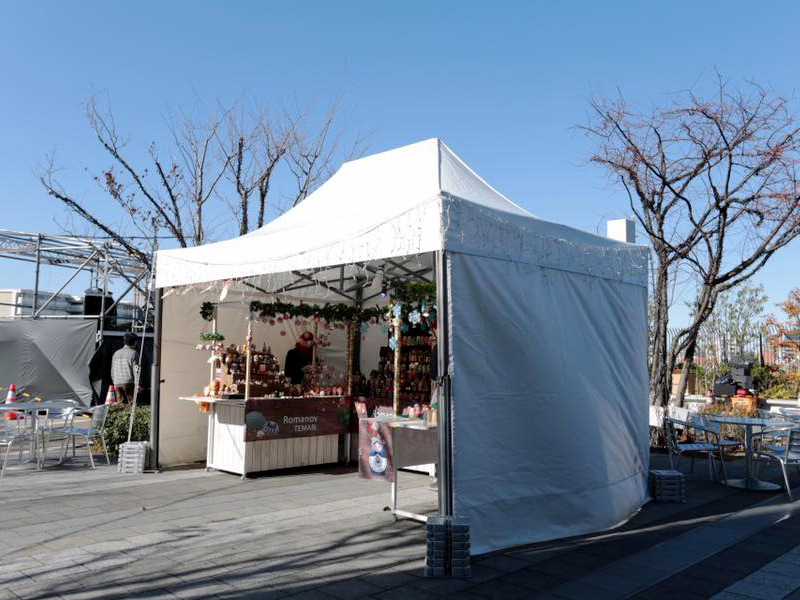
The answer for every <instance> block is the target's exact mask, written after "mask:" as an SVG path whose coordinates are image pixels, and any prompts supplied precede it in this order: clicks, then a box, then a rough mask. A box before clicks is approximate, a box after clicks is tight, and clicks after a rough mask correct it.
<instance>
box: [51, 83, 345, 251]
mask: <svg viewBox="0 0 800 600" xmlns="http://www.w3.org/2000/svg"><path fill="white" fill-rule="evenodd" d="M338 106H339V103H338V101H337V102H334V103H333V104H332V106H331V107H330V109H329V110H328V111H326V113H325V117H324V119H323V121H322V124H321V125H320V127H319V129H314V128H313V127H312V126H311V125H310V118H309V114H310V113H311V111H305V112H303V113H300V112H299V111H297V113H296V114H295V115H292V114H291V113H290V112H289V111H284V112H283V113H281V115H280V117H279V118H278V119H271V118H270V117H269V115H268V114H267V112H266V111H264V110H258V111H251V112H247V111H245V110H240V109H239V108H238V107H237V106H236V105H232V106H228V107H226V106H221V105H220V106H218V107H217V108H216V109H215V110H213V111H203V112H206V114H203V115H202V116H195V115H190V114H188V113H186V112H184V111H183V110H170V111H169V112H168V115H167V117H166V122H167V126H168V129H169V132H170V137H171V140H170V143H169V144H168V145H167V146H166V149H165V150H162V149H161V148H159V146H158V145H157V144H156V143H155V142H152V143H151V144H150V145H149V146H148V147H147V156H148V160H147V164H145V165H141V164H134V162H135V160H134V158H132V157H133V156H135V153H134V152H133V151H129V148H128V144H129V141H130V140H129V139H128V138H126V137H123V136H121V135H120V133H119V132H118V129H117V125H116V121H115V119H114V115H113V112H112V111H111V110H110V108H109V107H108V106H104V107H102V108H101V107H100V106H99V105H98V102H97V98H96V97H95V96H92V97H91V98H90V100H89V101H88V102H87V104H86V116H87V119H88V122H89V125H90V127H91V128H92V131H93V132H94V134H95V136H96V138H97V140H98V142H99V143H100V145H101V146H102V147H103V149H104V150H105V151H106V153H107V154H108V156H109V157H110V159H111V166H109V167H108V168H106V169H103V170H102V171H100V172H99V173H98V174H96V175H94V176H93V177H94V180H95V181H96V182H97V184H98V186H99V187H100V189H102V190H103V192H104V193H105V194H107V195H108V196H109V197H110V198H111V199H112V200H113V201H114V203H115V204H117V205H118V206H119V207H120V208H121V209H122V214H123V215H124V216H125V219H124V225H123V226H122V227H120V226H119V225H118V224H116V223H115V222H113V220H104V217H102V216H100V212H99V211H97V210H96V208H95V206H94V205H93V200H94V199H89V200H79V199H77V198H76V197H75V196H74V195H72V194H70V193H69V192H68V191H67V190H65V189H64V188H63V186H62V185H61V184H60V183H59V180H58V177H57V173H58V169H57V167H56V165H55V162H54V158H53V157H52V156H48V157H47V162H46V165H45V167H44V168H43V169H42V170H41V172H40V173H39V179H40V181H41V183H42V185H43V186H44V188H45V190H46V191H47V193H48V194H50V195H51V196H53V197H54V198H56V199H57V200H59V201H60V202H61V203H62V204H64V205H65V206H66V207H67V208H68V209H69V211H70V212H71V213H72V214H74V215H75V216H76V217H78V219H79V220H80V221H82V222H84V223H86V224H87V225H88V226H89V227H90V228H91V229H93V230H97V231H101V232H103V233H104V234H106V235H108V236H110V237H111V238H112V239H114V240H115V241H117V242H119V243H120V244H121V245H122V246H123V247H125V248H126V249H127V250H128V252H129V253H130V254H131V256H134V257H135V258H136V259H137V260H139V261H140V262H142V264H145V265H149V262H150V254H149V252H148V249H147V248H146V244H144V243H142V244H140V243H139V242H138V241H137V238H141V239H148V240H152V238H153V236H154V235H157V234H158V233H159V232H165V233H166V234H167V235H168V236H169V237H172V238H174V239H175V240H176V242H177V243H178V245H179V246H180V247H187V246H191V245H199V244H202V243H204V242H206V241H208V232H209V229H210V228H212V229H215V230H218V231H230V233H234V232H236V233H238V234H240V235H242V234H245V233H247V232H248V231H250V229H251V223H252V222H253V221H255V225H256V227H261V226H262V225H263V224H264V222H265V219H266V216H267V210H268V209H269V208H270V204H269V198H270V192H271V181H272V178H273V176H274V175H275V174H276V172H277V171H278V170H279V169H284V170H285V173H286V175H287V176H288V177H290V178H294V179H295V180H296V181H297V182H298V191H297V194H296V196H295V198H294V199H293V202H292V204H297V202H299V201H301V200H302V199H303V198H305V196H306V195H308V193H310V192H311V191H313V190H314V189H315V187H316V186H318V185H320V184H321V183H322V182H324V181H325V180H326V179H327V177H329V176H330V174H331V173H332V172H333V170H334V168H335V167H336V166H337V165H338V161H339V159H340V155H341V152H340V142H341V140H342V137H343V133H342V132H341V131H340V130H338V129H337V124H338V121H337V109H338ZM356 139H357V141H356V142H354V144H353V148H357V147H359V144H360V142H359V141H358V138H356ZM352 154H353V151H351V155H352ZM139 162H141V160H140V161H139ZM254 195H257V196H256V202H255V207H254V206H253V203H252V202H251V200H252V198H253V197H254ZM234 198H235V201H232V200H233V199H234ZM220 203H221V204H222V205H224V206H225V207H226V208H225V209H223V210H222V211H220V206H219V204H220ZM210 204H214V205H215V206H214V207H213V210H209V206H210ZM281 205H282V202H281V201H280V200H278V201H276V202H274V204H273V206H272V208H274V209H275V212H281ZM228 209H229V210H228ZM253 212H255V215H253V214H252V213H253ZM220 213H222V214H223V215H224V214H225V213H227V214H229V215H231V217H232V219H229V222H232V223H231V224H233V225H235V228H233V227H230V226H228V227H226V226H221V227H220V226H216V227H215V226H214V225H215V223H214V219H217V220H219V219H220ZM106 219H108V217H106ZM134 232H136V233H138V234H139V235H134Z"/></svg>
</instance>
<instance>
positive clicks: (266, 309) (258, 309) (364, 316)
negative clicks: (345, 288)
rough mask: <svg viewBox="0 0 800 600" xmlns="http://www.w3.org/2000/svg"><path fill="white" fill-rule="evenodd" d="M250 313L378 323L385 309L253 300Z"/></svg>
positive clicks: (337, 321) (340, 321)
mask: <svg viewBox="0 0 800 600" xmlns="http://www.w3.org/2000/svg"><path fill="white" fill-rule="evenodd" d="M250 312H252V313H255V314H257V315H258V317H259V318H260V319H270V318H278V317H281V318H283V319H290V318H295V317H302V318H304V319H319V320H320V321H326V322H327V323H367V322H373V323H376V322H377V321H378V319H379V318H381V316H382V314H383V309H380V308H362V309H358V308H355V307H354V306H350V305H349V304H326V305H325V306H314V305H313V304H289V303H286V302H260V301H258V300H253V301H252V302H251V303H250Z"/></svg>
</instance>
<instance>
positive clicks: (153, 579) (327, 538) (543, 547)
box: [0, 454, 800, 600]
mask: <svg viewBox="0 0 800 600" xmlns="http://www.w3.org/2000/svg"><path fill="white" fill-rule="evenodd" d="M739 462H741V461H739ZM664 464H665V457H664V456H663V455H658V454H656V455H653V466H654V467H663V466H664ZM728 465H729V468H730V471H731V472H732V473H731V474H732V475H733V476H735V475H736V470H737V468H740V467H739V465H737V464H735V463H728ZM683 466H685V467H687V468H688V461H687V462H686V464H685V465H683ZM696 467H697V468H696V471H695V473H694V474H693V475H690V476H689V477H688V481H687V496H688V499H687V502H686V503H685V504H657V503H650V504H648V505H646V506H645V507H644V508H643V509H642V510H641V511H640V512H639V513H638V514H637V515H636V516H635V517H634V518H633V519H631V520H630V521H629V522H628V523H626V524H624V525H623V526H621V527H619V528H616V529H614V530H612V531H607V532H602V533H598V534H593V535H589V536H582V537H579V538H573V539H569V540H561V541H558V542H549V543H543V544H536V545H532V546H528V547H524V548H516V549H512V550H509V551H506V552H502V553H497V554H493V555H489V556H483V557H475V558H474V559H473V571H472V573H473V576H472V577H471V578H470V579H467V580H431V579H425V578H423V577H422V570H423V569H422V568H423V564H424V558H423V557H424V543H425V541H424V529H423V528H422V526H421V525H419V524H418V523H414V522H410V521H397V522H395V521H394V520H393V518H392V517H391V515H389V513H387V512H385V511H384V510H383V508H384V506H386V505H387V504H388V502H389V488H388V486H387V485H386V484H383V483H380V482H373V481H366V480H362V479H359V478H358V476H357V475H356V474H355V473H354V471H353V469H351V468H348V467H331V468H324V469H305V470H296V471H290V472H281V473H278V474H271V475H269V476H264V477H258V478H253V479H248V480H241V479H240V478H239V477H237V476H234V475H229V474H225V473H217V472H210V473H207V472H205V471H204V470H202V469H194V470H183V471H168V472H164V473H159V474H144V475H119V474H117V473H116V471H115V468H114V467H107V466H105V465H103V466H101V467H99V468H98V469H97V470H96V471H90V470H88V469H87V468H86V467H85V459H81V458H80V457H78V459H75V460H73V461H72V462H71V463H70V464H69V466H68V467H66V468H59V469H53V468H50V469H45V470H43V471H39V472H37V471H32V470H19V469H17V468H14V469H12V470H10V471H9V472H7V473H6V477H5V478H4V479H3V480H2V481H1V482H0V519H1V520H2V523H3V525H2V527H1V528H0V548H2V549H3V550H2V569H0V599H2V598H14V599H16V598H76V599H77V598H138V597H163V598H174V597H177V598H191V597H213V598H297V599H300V598H322V599H331V598H375V599H378V598H387V599H391V598H398V599H400V598H402V599H406V598H421V599H426V598H437V597H453V598H465V599H470V598H532V597H541V598H561V599H562V600H563V599H570V598H573V599H574V598H598V599H604V598H637V599H644V598H687V599H694V598H710V597H713V598H719V599H738V600H742V599H747V598H751V599H752V598H761V599H770V598H774V599H775V600H778V599H782V598H800V591H799V590H800V575H798V573H800V510H798V508H800V503H798V506H797V507H796V506H795V505H793V504H788V503H787V502H786V496H785V494H769V493H766V494H765V493H758V492H746V491H743V490H733V489H730V488H725V487H723V486H721V485H718V484H713V483H711V482H709V481H708V480H707V469H706V465H705V463H704V461H702V460H698V461H697V465H696ZM761 475H762V477H763V478H767V479H771V480H774V481H778V478H779V474H778V471H777V470H774V469H771V468H762V472H761ZM400 501H401V505H402V506H403V507H404V508H408V509H411V510H415V511H419V512H432V511H434V510H435V506H436V495H435V492H433V491H431V490H430V489H429V487H428V478H427V477H425V476H419V475H414V474H408V473H403V474H401V494H400Z"/></svg>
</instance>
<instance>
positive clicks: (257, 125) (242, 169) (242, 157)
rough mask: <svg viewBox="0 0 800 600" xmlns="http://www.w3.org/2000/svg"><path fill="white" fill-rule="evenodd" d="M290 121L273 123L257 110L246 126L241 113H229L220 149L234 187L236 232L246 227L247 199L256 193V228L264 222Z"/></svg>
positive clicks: (291, 136)
mask: <svg viewBox="0 0 800 600" xmlns="http://www.w3.org/2000/svg"><path fill="white" fill-rule="evenodd" d="M295 135H296V134H295V131H294V127H293V122H292V121H291V120H289V119H284V120H283V121H281V122H273V121H272V120H271V119H270V118H269V116H268V114H267V112H266V111H265V110H261V111H259V112H258V113H257V114H256V115H255V118H253V119H252V123H251V124H250V125H249V126H248V119H247V118H246V117H245V115H244V114H238V115H233V114H232V115H230V116H229V118H228V123H227V140H226V143H225V144H223V146H222V148H221V150H222V152H223V153H224V154H225V155H226V156H230V157H231V159H230V161H229V163H228V178H229V180H230V182H231V184H232V185H233V187H234V189H235V190H236V194H237V196H238V200H239V204H238V206H237V207H236V214H237V217H238V220H239V235H244V234H245V233H247V232H248V231H249V230H250V220H249V213H250V209H251V207H250V198H251V196H252V195H253V194H254V193H256V192H257V194H258V197H257V207H256V227H257V228H258V227H261V226H262V225H264V214H265V209H266V204H267V196H268V195H269V191H270V182H271V179H272V175H273V173H274V172H275V171H276V169H277V168H278V167H279V166H280V163H281V161H282V160H284V158H285V156H286V153H287V151H289V149H290V147H291V145H292V143H293V142H294V137H295Z"/></svg>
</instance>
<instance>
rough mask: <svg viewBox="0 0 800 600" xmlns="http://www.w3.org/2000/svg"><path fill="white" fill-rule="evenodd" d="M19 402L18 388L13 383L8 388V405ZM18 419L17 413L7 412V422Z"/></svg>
mask: <svg viewBox="0 0 800 600" xmlns="http://www.w3.org/2000/svg"><path fill="white" fill-rule="evenodd" d="M16 401H17V386H15V385H14V384H13V383H12V384H11V385H10V386H8V395H7V396H6V404H11V403H13V402H16ZM16 418H17V413H12V412H7V413H6V420H7V421H15V420H16Z"/></svg>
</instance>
